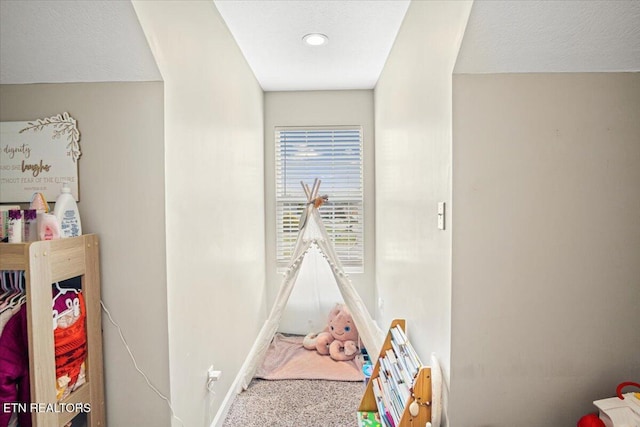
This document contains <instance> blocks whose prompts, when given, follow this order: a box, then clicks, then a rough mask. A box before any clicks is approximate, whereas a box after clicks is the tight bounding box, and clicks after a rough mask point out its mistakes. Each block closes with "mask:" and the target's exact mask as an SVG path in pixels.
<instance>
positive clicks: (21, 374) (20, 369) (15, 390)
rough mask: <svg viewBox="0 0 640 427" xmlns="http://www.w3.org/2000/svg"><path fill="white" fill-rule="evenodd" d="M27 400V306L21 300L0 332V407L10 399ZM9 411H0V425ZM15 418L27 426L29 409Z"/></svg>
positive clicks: (29, 423)
mask: <svg viewBox="0 0 640 427" xmlns="http://www.w3.org/2000/svg"><path fill="white" fill-rule="evenodd" d="M29 401H30V389H29V343H28V336H27V307H26V304H24V303H22V304H20V308H19V309H18V311H17V313H15V314H14V315H13V316H12V317H11V318H10V319H9V320H8V321H7V323H6V325H5V326H4V329H3V330H2V334H1V335H0V407H4V403H12V402H17V403H23V404H26V405H29ZM11 415H12V413H11V412H8V413H5V412H4V411H1V412H0V427H6V426H7V425H9V420H10V419H11ZM17 418H18V424H19V425H20V427H31V414H30V413H29V412H20V413H18V416H17Z"/></svg>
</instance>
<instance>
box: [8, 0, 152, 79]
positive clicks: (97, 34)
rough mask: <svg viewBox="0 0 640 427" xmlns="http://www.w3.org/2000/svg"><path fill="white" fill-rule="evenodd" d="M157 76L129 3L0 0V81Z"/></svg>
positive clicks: (145, 41)
mask: <svg viewBox="0 0 640 427" xmlns="http://www.w3.org/2000/svg"><path fill="white" fill-rule="evenodd" d="M158 80H162V77H161V76H160V72H159V71H158V67H157V66H156V62H155V60H154V58H153V55H152V54H151V50H150V49H149V45H148V44H147V40H146V38H145V36H144V33H143V32H142V28H141V27H140V24H139V23H138V17H137V16H136V13H135V11H134V9H133V6H132V4H131V2H129V1H68V0H67V1H60V0H55V1H51V0H44V1H38V0H28V1H27V0H24V1H22V0H18V1H16V0H0V83H4V84H21V83H67V82H108V81H158Z"/></svg>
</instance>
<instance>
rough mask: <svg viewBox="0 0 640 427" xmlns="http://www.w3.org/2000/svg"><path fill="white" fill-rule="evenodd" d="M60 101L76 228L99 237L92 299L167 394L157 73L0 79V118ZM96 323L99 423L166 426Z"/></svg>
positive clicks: (111, 332)
mask: <svg viewBox="0 0 640 427" xmlns="http://www.w3.org/2000/svg"><path fill="white" fill-rule="evenodd" d="M64 111H67V112H69V114H71V116H72V117H74V118H75V119H76V120H77V121H78V129H79V131H80V147H81V149H82V157H80V160H79V163H78V167H79V175H78V177H79V183H80V202H79V203H78V207H79V209H80V218H81V220H82V231H83V232H85V233H96V234H98V236H99V238H100V262H101V265H100V270H101V278H102V299H103V301H104V303H105V304H106V306H107V307H108V309H109V311H110V312H111V314H112V316H113V318H114V319H115V321H116V322H118V324H119V325H120V327H121V328H122V333H123V334H124V337H125V338H126V339H127V341H128V343H129V346H130V348H131V351H132V352H133V354H134V356H135V357H136V360H137V362H138V365H139V366H140V368H142V370H143V371H144V372H145V373H146V374H147V375H148V376H149V379H150V380H151V382H152V384H154V386H156V387H157V388H158V389H159V390H160V391H161V392H162V393H164V394H166V395H168V394H169V355H168V338H167V291H166V286H167V282H166V270H165V238H164V228H165V214H164V144H163V138H164V137H163V87H162V83H161V82H149V83H80V84H35V85H34V84H32V85H2V86H0V120H2V121H15V120H17V121H26V120H34V119H39V118H45V117H50V116H52V115H55V114H59V113H62V112H64ZM102 323H103V349H104V374H105V399H106V411H107V423H108V425H113V426H125V425H137V426H143V425H153V426H168V425H169V411H168V409H167V406H166V404H165V402H164V401H162V400H161V399H160V398H159V397H158V396H157V395H156V394H155V393H154V392H153V391H152V390H151V389H150V388H149V387H148V386H147V384H146V382H145V381H144V379H143V378H142V377H141V376H140V375H139V374H138V373H137V372H136V371H135V369H134V367H133V363H132V362H131V360H130V358H129V355H128V353H127V351H126V349H125V347H124V345H123V344H122V342H121V341H120V337H119V335H118V332H117V331H116V329H115V328H114V327H113V325H111V323H109V321H108V319H107V317H106V316H103V320H102Z"/></svg>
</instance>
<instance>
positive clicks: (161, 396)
mask: <svg viewBox="0 0 640 427" xmlns="http://www.w3.org/2000/svg"><path fill="white" fill-rule="evenodd" d="M100 305H101V306H102V309H103V310H104V312H105V313H106V314H107V316H108V317H109V321H110V322H111V323H112V324H113V326H115V327H116V329H117V330H118V333H119V334H120V339H121V340H122V343H123V344H124V346H125V348H126V349H127V352H128V353H129V357H131V360H132V361H133V366H134V367H135V368H136V371H138V372H139V373H140V375H142V377H143V378H144V380H145V381H146V382H147V385H148V386H149V387H150V388H151V390H153V391H154V392H156V394H157V395H158V396H160V398H161V399H162V400H164V401H165V402H167V405H168V406H169V411H171V417H173V418H175V419H176V420H178V421H179V422H180V424H181V425H182V427H184V421H182V420H181V419H180V418H179V417H178V416H177V415H176V414H175V412H174V411H173V406H171V401H170V400H169V399H168V398H167V397H166V396H165V395H164V394H162V393H160V390H158V389H157V388H156V387H155V386H154V385H153V384H151V381H149V378H148V377H147V375H146V374H145V373H144V372H142V370H141V369H140V368H139V367H138V363H137V362H136V359H135V357H133V353H131V349H130V348H129V344H127V340H125V339H124V335H122V329H120V326H119V325H118V324H117V323H116V322H115V321H114V320H113V317H111V313H109V310H107V307H105V305H104V302H103V301H102V300H100ZM207 388H208V387H207Z"/></svg>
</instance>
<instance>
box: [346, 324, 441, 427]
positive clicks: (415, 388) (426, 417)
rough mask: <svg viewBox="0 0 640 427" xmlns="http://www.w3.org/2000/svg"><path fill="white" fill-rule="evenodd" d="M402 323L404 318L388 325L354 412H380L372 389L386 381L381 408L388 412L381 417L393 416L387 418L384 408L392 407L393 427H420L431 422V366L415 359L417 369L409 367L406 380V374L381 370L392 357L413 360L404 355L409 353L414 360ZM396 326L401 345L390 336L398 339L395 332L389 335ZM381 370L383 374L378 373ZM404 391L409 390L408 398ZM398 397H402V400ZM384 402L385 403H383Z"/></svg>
mask: <svg viewBox="0 0 640 427" xmlns="http://www.w3.org/2000/svg"><path fill="white" fill-rule="evenodd" d="M405 323H406V322H405V320H404V319H395V320H393V322H391V326H390V328H389V331H388V332H387V337H386V339H385V341H384V344H383V345H382V349H381V350H380V354H379V355H378V361H377V362H376V364H375V366H374V368H373V372H372V373H371V378H370V380H369V382H368V383H367V389H366V390H365V392H364V395H363V396H362V400H361V402H360V406H359V407H358V411H359V412H378V413H379V412H380V409H381V407H380V406H379V405H380V399H377V398H376V393H375V392H374V389H375V388H376V384H381V383H384V382H388V384H387V386H386V387H382V389H381V391H382V394H383V396H382V404H383V406H382V409H384V410H385V411H386V412H388V414H385V415H384V417H389V416H391V417H392V418H393V417H394V416H393V415H391V412H392V409H391V408H388V407H387V406H395V411H396V415H395V418H394V425H395V426H396V427H414V426H415V427H417V426H420V427H424V426H425V425H426V423H427V422H431V404H432V391H431V367H429V366H424V365H422V362H420V361H419V358H418V360H417V362H418V363H417V364H418V365H419V366H415V367H413V368H412V367H409V370H410V371H411V375H409V377H407V376H406V375H405V376H403V375H393V374H392V373H389V372H387V369H385V367H387V368H388V367H389V366H390V364H389V363H387V362H385V360H386V361H388V362H390V363H391V361H392V360H393V357H394V356H395V357H396V358H399V357H401V358H404V359H405V360H406V359H407V358H409V359H413V357H411V355H410V354H408V353H411V352H413V356H414V357H417V355H416V354H415V350H413V347H412V346H411V343H410V342H409V341H408V340H406V335H404V331H405ZM396 327H399V328H400V329H401V331H402V335H403V341H404V342H402V343H399V342H397V340H396V339H395V338H394V334H395V335H396V337H398V335H397V331H396V332H393V333H392V330H393V329H394V328H396ZM394 344H395V349H394ZM398 349H400V353H401V354H400V355H398V354H396V353H397V350H398ZM389 351H391V352H392V354H389V353H388V352H389ZM405 354H406V355H405ZM392 364H393V363H391V365H392ZM405 367H406V366H405ZM398 369H399V368H398ZM381 370H382V371H384V372H381ZM392 370H393V371H394V372H396V373H397V372H398V370H396V369H395V368H392ZM402 378H408V380H410V381H411V383H410V384H409V383H407V381H408V380H404V381H400V380H401V379H402ZM396 380H398V381H396ZM401 389H404V390H401ZM406 389H409V394H408V395H407V392H406ZM385 394H386V396H385ZM402 396H405V397H404V398H403V397H402ZM394 398H395V402H396V403H395V404H394V403H391V402H392V401H393V399H394ZM385 402H389V403H388V404H385ZM412 410H413V414H412ZM379 416H380V418H381V419H382V418H383V414H381V413H379ZM382 425H383V427H384V426H385V424H384V423H383V424H382ZM387 425H391V424H387Z"/></svg>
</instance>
